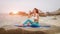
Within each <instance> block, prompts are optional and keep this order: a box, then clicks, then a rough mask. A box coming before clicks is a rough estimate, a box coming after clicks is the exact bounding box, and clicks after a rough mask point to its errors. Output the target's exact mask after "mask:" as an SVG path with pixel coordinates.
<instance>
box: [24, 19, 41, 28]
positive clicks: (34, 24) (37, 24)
mask: <svg viewBox="0 0 60 34" xmlns="http://www.w3.org/2000/svg"><path fill="white" fill-rule="evenodd" d="M27 23H30V24H31V25H30V26H33V27H37V26H40V24H39V23H38V22H33V21H32V20H29V19H28V20H26V21H25V22H24V25H25V24H27Z"/></svg>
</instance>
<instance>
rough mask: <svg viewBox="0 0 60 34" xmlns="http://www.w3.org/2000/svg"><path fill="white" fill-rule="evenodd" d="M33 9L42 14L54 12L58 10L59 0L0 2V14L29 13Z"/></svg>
mask: <svg viewBox="0 0 60 34" xmlns="http://www.w3.org/2000/svg"><path fill="white" fill-rule="evenodd" d="M33 8H38V9H39V10H42V11H44V12H46V11H54V10H57V9H58V8H60V0H0V13H9V12H11V11H14V12H16V11H25V12H29V11H30V10H32V9H33Z"/></svg>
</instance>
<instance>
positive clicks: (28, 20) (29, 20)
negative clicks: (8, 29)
mask: <svg viewBox="0 0 60 34" xmlns="http://www.w3.org/2000/svg"><path fill="white" fill-rule="evenodd" d="M28 22H29V23H31V24H32V23H33V21H31V20H29V19H28V20H27V21H25V22H24V24H27V23H28Z"/></svg>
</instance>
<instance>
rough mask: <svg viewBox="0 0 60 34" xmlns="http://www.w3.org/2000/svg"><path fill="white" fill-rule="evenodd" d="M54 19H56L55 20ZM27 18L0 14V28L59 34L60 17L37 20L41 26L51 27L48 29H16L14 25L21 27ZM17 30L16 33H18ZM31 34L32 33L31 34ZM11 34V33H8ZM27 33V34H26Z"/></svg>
mask: <svg viewBox="0 0 60 34" xmlns="http://www.w3.org/2000/svg"><path fill="white" fill-rule="evenodd" d="M55 18H56V19H55ZM27 19H28V18H27V17H26V16H20V15H9V14H0V28H4V29H5V30H6V31H7V30H16V29H18V30H21V29H22V30H24V32H25V31H30V32H32V31H33V32H35V34H37V33H36V31H38V32H40V31H42V32H44V33H45V34H59V33H60V15H57V16H56V17H55V16H46V17H41V16H40V18H39V23H40V25H41V26H48V25H49V26H51V27H49V28H47V27H40V28H24V27H16V26H14V25H15V24H18V25H21V24H23V23H24V21H26V20H27ZM18 30H17V31H18ZM33 32H32V33H33ZM10 33H11V32H10ZM27 33H28V32H27Z"/></svg>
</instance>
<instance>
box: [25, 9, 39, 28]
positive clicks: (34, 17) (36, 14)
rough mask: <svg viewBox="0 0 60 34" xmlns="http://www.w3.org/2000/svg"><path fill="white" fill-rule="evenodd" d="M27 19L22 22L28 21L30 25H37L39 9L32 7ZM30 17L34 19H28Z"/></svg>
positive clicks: (26, 22)
mask: <svg viewBox="0 0 60 34" xmlns="http://www.w3.org/2000/svg"><path fill="white" fill-rule="evenodd" d="M28 18H29V19H28V20H27V21H25V22H24V25H25V24H28V23H30V24H31V25H30V26H31V27H39V26H40V25H39V11H38V9H36V8H34V9H33V12H30V14H29V15H28ZM30 18H33V20H34V21H32V20H30Z"/></svg>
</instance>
